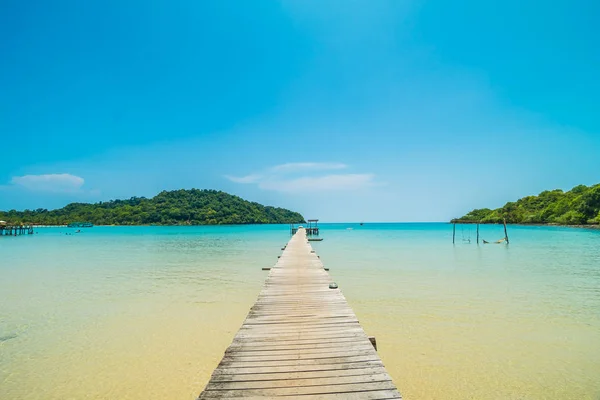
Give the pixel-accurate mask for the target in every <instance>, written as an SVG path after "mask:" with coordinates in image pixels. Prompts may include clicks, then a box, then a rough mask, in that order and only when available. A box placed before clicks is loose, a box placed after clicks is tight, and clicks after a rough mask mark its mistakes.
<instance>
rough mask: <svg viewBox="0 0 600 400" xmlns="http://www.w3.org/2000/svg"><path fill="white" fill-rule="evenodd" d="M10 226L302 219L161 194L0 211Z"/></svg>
mask: <svg viewBox="0 0 600 400" xmlns="http://www.w3.org/2000/svg"><path fill="white" fill-rule="evenodd" d="M0 220H6V221H9V222H11V223H18V222H23V223H32V224H43V225H62V224H66V223H69V222H73V221H86V222H91V223H93V224H95V225H147V224H156V225H225V224H284V223H286V224H287V223H301V222H304V217H303V216H302V215H300V214H299V213H296V212H292V211H289V210H286V209H284V208H275V207H265V206H263V205H260V204H258V203H253V202H249V201H246V200H244V199H242V198H240V197H237V196H233V195H230V194H227V193H225V192H220V191H216V190H198V189H192V190H183V189H182V190H175V191H171V192H167V191H163V192H161V193H159V194H158V195H156V196H155V197H153V198H152V199H147V198H145V197H132V198H131V199H129V200H112V201H107V202H99V203H96V204H87V203H71V204H69V205H67V206H65V207H64V208H61V209H58V210H52V211H48V210H46V209H37V210H25V211H15V210H11V211H7V212H2V211H0Z"/></svg>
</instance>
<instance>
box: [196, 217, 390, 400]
mask: <svg viewBox="0 0 600 400" xmlns="http://www.w3.org/2000/svg"><path fill="white" fill-rule="evenodd" d="M330 283H332V280H331V278H330V276H329V274H328V273H327V271H325V269H324V267H323V264H322V263H321V260H320V259H319V257H318V256H317V255H316V254H315V253H314V251H313V250H312V248H311V246H310V244H309V243H308V242H307V238H306V231H305V230H304V229H299V230H298V231H297V233H296V234H295V235H294V236H293V237H292V239H291V240H290V242H289V243H288V245H287V246H286V247H285V249H284V251H283V254H282V255H281V257H280V258H279V261H278V262H277V264H276V265H275V266H274V267H273V268H271V270H270V272H269V276H268V278H267V279H266V281H265V284H264V287H263V289H262V291H261V292H260V295H259V296H258V299H257V300H256V303H255V304H254V306H253V307H252V308H251V310H250V313H249V314H248V316H247V317H246V320H245V321H244V323H243V325H242V327H241V328H240V330H239V331H238V333H237V334H236V335H235V337H234V339H233V343H232V344H231V345H230V346H229V348H228V349H227V350H226V352H225V356H224V357H223V359H222V360H221V363H220V364H219V365H218V367H217V368H216V369H215V371H214V372H213V374H212V377H211V379H210V381H209V382H208V384H207V386H206V388H205V389H204V391H203V392H202V393H201V394H200V397H199V399H235V398H244V399H264V398H275V397H282V396H285V398H286V399H301V400H315V399H319V400H338V399H339V400H341V399H349V400H353V399H372V400H375V399H400V398H401V397H400V393H399V392H398V390H397V389H396V386H395V385H394V383H393V382H392V379H391V378H390V376H389V375H388V373H387V371H386V370H385V367H384V366H383V363H382V362H381V359H380V358H379V356H378V355H377V352H376V351H375V349H374V347H373V345H372V344H371V342H370V340H369V338H368V337H367V335H366V334H365V332H364V331H363V329H362V327H361V326H360V324H359V323H358V319H357V318H356V315H355V314H354V312H353V311H352V309H351V308H350V306H349V305H348V303H347V302H346V299H345V298H344V296H343V295H342V293H341V291H340V290H339V289H330V288H329V284H330Z"/></svg>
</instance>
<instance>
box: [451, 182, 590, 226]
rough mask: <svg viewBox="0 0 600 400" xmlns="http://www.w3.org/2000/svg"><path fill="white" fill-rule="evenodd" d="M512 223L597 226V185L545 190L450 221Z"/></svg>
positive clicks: (474, 211)
mask: <svg viewBox="0 0 600 400" xmlns="http://www.w3.org/2000/svg"><path fill="white" fill-rule="evenodd" d="M504 218H506V222H507V223H512V224H556V225H598V224H600V184H596V185H593V186H589V187H588V186H585V185H579V186H575V187H574V188H573V189H571V190H570V191H568V192H563V191H562V190H560V189H556V190H547V191H544V192H542V193H540V194H539V195H537V196H527V197H523V198H522V199H519V200H517V201H515V202H508V203H506V204H505V205H504V206H503V207H501V208H498V209H495V210H490V209H489V208H481V209H476V210H473V211H471V212H469V213H468V214H467V215H465V216H463V217H462V218H458V219H455V220H452V222H465V223H473V222H480V223H484V224H485V223H489V224H494V223H501V222H502V221H503V219H504Z"/></svg>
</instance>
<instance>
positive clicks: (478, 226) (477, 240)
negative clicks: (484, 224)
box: [477, 222, 479, 244]
mask: <svg viewBox="0 0 600 400" xmlns="http://www.w3.org/2000/svg"><path fill="white" fill-rule="evenodd" d="M477 244H479V222H478V223H477Z"/></svg>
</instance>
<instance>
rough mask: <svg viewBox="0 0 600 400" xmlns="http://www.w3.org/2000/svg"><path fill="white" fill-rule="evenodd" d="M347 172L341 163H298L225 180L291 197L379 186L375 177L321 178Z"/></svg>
mask: <svg viewBox="0 0 600 400" xmlns="http://www.w3.org/2000/svg"><path fill="white" fill-rule="evenodd" d="M346 168H349V166H348V165H346V164H343V163H337V162H296V163H287V164H280V165H276V166H273V167H270V168H267V169H265V171H264V172H262V173H257V174H251V175H247V176H241V177H236V176H231V175H226V176H225V177H226V178H227V179H229V180H230V181H232V182H236V183H246V184H247V183H253V184H256V185H258V187H259V188H261V189H264V190H274V191H279V192H287V193H294V192H309V191H341V190H357V189H361V188H365V187H368V186H373V185H375V184H376V183H375V182H374V179H375V175H373V174H365V173H360V174H358V173H348V174H327V175H321V174H319V173H322V172H323V171H331V170H341V169H346ZM299 175H300V176H299Z"/></svg>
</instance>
